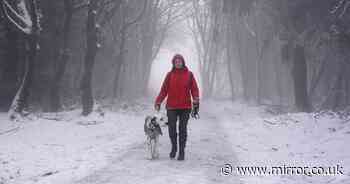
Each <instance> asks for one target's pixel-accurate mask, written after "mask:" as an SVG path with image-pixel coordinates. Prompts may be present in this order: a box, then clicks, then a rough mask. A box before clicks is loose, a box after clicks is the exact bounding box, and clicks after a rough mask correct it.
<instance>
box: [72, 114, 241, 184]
mask: <svg viewBox="0 0 350 184" xmlns="http://www.w3.org/2000/svg"><path fill="white" fill-rule="evenodd" d="M201 114H202V116H201V119H199V120H194V119H190V121H189V125H188V141H187V146H186V156H185V157H186V160H185V161H177V160H176V159H175V160H170V159H169V158H168V154H169V151H170V141H169V137H168V131H167V130H164V131H163V132H164V135H163V136H162V137H161V138H160V147H159V150H160V158H159V160H149V159H147V157H146V154H147V153H146V151H145V143H144V142H145V136H144V134H143V129H142V128H143V127H142V126H132V127H133V129H130V131H133V132H134V133H135V132H138V133H139V136H136V137H137V140H133V141H134V142H132V143H130V145H129V146H128V147H126V148H125V149H123V151H121V152H119V150H117V151H116V153H115V155H116V156H115V157H113V158H111V160H110V161H109V164H108V165H107V166H106V167H104V168H102V169H100V170H98V171H96V172H94V173H92V174H90V175H88V176H86V177H84V178H83V179H81V180H79V181H77V182H76V184H87V183H91V184H92V183H94V184H109V183H125V184H127V183H130V184H131V183H132V184H137V183H143V184H147V183H152V184H156V183H162V184H163V183H194V182H195V183H208V184H210V183H239V178H238V177H237V176H234V175H229V176H224V175H222V174H221V172H220V169H221V167H222V166H223V165H224V164H225V163H234V162H236V156H235V153H234V151H233V150H232V149H231V146H230V144H231V143H230V142H229V140H228V139H227V136H226V135H225V134H224V131H223V130H222V127H221V126H220V120H219V119H218V118H217V116H215V115H213V114H209V113H208V112H205V111H204V112H201ZM133 123H135V124H140V123H139V122H133Z"/></svg>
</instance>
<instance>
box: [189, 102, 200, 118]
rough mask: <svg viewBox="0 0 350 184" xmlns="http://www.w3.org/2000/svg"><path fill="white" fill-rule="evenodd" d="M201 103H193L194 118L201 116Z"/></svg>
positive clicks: (192, 112)
mask: <svg viewBox="0 0 350 184" xmlns="http://www.w3.org/2000/svg"><path fill="white" fill-rule="evenodd" d="M198 112H199V103H198V102H197V103H193V104H192V111H191V117H192V118H195V119H198V118H199V114H198Z"/></svg>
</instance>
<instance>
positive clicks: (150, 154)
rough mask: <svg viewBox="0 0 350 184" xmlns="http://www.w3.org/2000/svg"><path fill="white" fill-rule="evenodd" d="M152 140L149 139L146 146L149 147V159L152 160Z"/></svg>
mask: <svg viewBox="0 0 350 184" xmlns="http://www.w3.org/2000/svg"><path fill="white" fill-rule="evenodd" d="M151 141H152V140H151V138H150V137H147V141H146V144H147V145H146V146H147V155H149V159H152V144H151Z"/></svg>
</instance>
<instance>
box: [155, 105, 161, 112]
mask: <svg viewBox="0 0 350 184" xmlns="http://www.w3.org/2000/svg"><path fill="white" fill-rule="evenodd" d="M154 109H155V110H156V111H158V112H159V110H160V104H154Z"/></svg>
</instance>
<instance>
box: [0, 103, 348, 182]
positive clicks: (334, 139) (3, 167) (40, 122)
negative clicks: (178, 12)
mask: <svg viewBox="0 0 350 184" xmlns="http://www.w3.org/2000/svg"><path fill="white" fill-rule="evenodd" d="M152 113H154V112H153V109H152V107H151V103H149V102H144V103H141V104H140V103H139V104H124V105H121V107H120V108H119V107H116V108H115V109H110V110H106V113H105V115H104V116H103V117H102V116H99V115H98V114H97V113H94V114H92V115H91V116H89V117H81V116H80V111H79V110H77V111H71V112H63V113H60V114H58V115H55V114H54V115H53V116H52V114H43V115H42V116H41V115H38V116H39V118H38V117H32V118H33V119H32V120H25V121H23V122H9V121H8V120H7V117H6V114H5V113H2V114H1V113H0V184H116V183H126V184H127V183H132V184H141V183H142V184H147V183H152V184H156V183H169V184H172V183H209V184H210V183H225V184H226V183H227V184H228V183H230V184H231V183H233V184H238V183H244V184H256V183H259V184H303V183H314V184H348V183H349V181H350V170H349V168H350V154H349V148H348V142H347V140H349V138H350V121H349V120H345V121H344V119H340V118H339V117H338V116H337V115H335V114H334V113H325V114H323V115H321V116H319V115H315V114H306V113H295V114H283V115H273V114H271V113H269V112H267V111H266V109H264V108H262V107H256V106H254V105H252V106H249V105H247V104H244V103H239V102H237V103H233V104H232V103H231V102H229V101H207V102H202V103H201V108H200V115H201V118H200V119H199V120H194V119H190V122H189V125H188V143H187V147H186V160H185V161H177V160H170V159H169V158H168V154H169V151H170V141H169V137H168V131H167V130H166V128H165V129H164V131H163V133H164V135H163V136H162V137H161V138H160V159H159V160H149V159H147V155H146V154H147V152H146V149H145V148H146V146H145V135H144V132H143V123H144V117H145V116H146V115H148V114H152ZM49 119H51V120H49ZM224 164H231V165H232V167H233V173H232V174H230V175H228V176H224V175H222V174H221V173H220V169H221V167H222V166H223V165H224ZM336 164H340V165H341V166H342V167H343V174H342V175H333V176H332V175H330V176H318V175H312V176H306V175H270V176H269V175H265V176H264V175H255V176H251V175H238V174H237V171H236V170H235V169H236V167H239V166H242V167H244V166H267V167H271V166H281V165H287V166H334V165H336Z"/></svg>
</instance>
